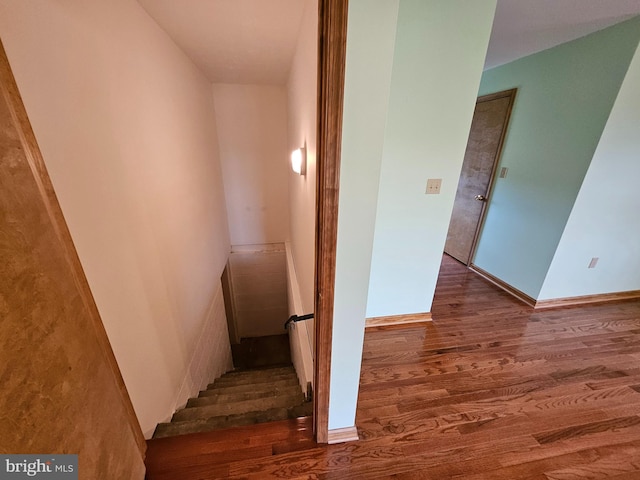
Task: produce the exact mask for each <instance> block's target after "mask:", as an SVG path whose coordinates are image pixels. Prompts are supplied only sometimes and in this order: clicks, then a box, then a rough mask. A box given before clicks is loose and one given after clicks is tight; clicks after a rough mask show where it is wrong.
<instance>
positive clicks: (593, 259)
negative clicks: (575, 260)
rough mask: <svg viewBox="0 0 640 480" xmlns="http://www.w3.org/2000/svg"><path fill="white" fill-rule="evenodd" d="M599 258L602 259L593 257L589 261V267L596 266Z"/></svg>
mask: <svg viewBox="0 0 640 480" xmlns="http://www.w3.org/2000/svg"><path fill="white" fill-rule="evenodd" d="M598 260H600V258H599V257H593V258H592V259H591V261H590V262H589V268H596V265H597V264H598Z"/></svg>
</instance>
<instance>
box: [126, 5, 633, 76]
mask: <svg viewBox="0 0 640 480" xmlns="http://www.w3.org/2000/svg"><path fill="white" fill-rule="evenodd" d="M469 1H471V0H469ZM138 2H139V3H140V4H141V5H142V6H143V7H144V9H145V10H146V11H147V12H148V13H149V15H151V17H153V18H154V19H155V20H156V22H157V23H158V24H159V25H160V26H161V27H162V28H163V29H164V30H165V31H166V32H167V33H168V34H169V35H170V36H171V37H172V38H173V39H174V41H175V42H176V43H177V44H178V46H180V48H182V49H183V50H184V51H185V52H186V54H187V55H188V56H189V57H190V58H191V59H192V60H193V61H194V62H195V63H196V65H198V67H199V68H200V69H201V70H202V71H203V72H204V73H205V74H206V75H207V77H208V78H209V80H211V81H212V82H215V83H244V84H279V85H282V84H284V83H285V82H286V79H287V76H288V74H289V68H290V65H291V60H292V58H293V54H294V53H295V48H296V41H297V38H298V30H299V28H300V23H301V19H302V14H303V12H304V8H305V6H306V7H307V8H316V2H315V1H314V0H179V1H177V0H138ZM638 14H640V0H498V7H497V10H496V16H495V21H494V26H493V31H492V33H491V40H490V42H489V51H488V52H487V59H486V64H485V68H491V67H495V66H497V65H502V64H504V63H508V62H510V61H513V60H515V59H517V58H520V57H524V56H526V55H530V54H532V53H535V52H539V51H541V50H545V49H547V48H550V47H553V46H555V45H558V44H560V43H564V42H568V41H570V40H574V39H576V38H578V37H582V36H584V35H587V34H589V33H592V32H595V31H597V30H601V29H603V28H606V27H608V26H610V25H613V24H615V23H619V22H621V21H623V20H626V19H628V18H631V17H633V16H634V15H638Z"/></svg>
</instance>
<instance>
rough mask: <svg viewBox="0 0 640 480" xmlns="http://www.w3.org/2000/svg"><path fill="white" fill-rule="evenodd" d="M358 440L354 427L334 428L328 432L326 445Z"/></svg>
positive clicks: (356, 430)
mask: <svg viewBox="0 0 640 480" xmlns="http://www.w3.org/2000/svg"><path fill="white" fill-rule="evenodd" d="M357 440H360V437H359V436H358V429H357V428H356V426H355V425H354V426H353V427H345V428H334V429H333V430H329V431H328V435H327V443H328V444H329V445H333V444H335V443H344V442H355V441H357Z"/></svg>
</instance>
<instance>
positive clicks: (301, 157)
mask: <svg viewBox="0 0 640 480" xmlns="http://www.w3.org/2000/svg"><path fill="white" fill-rule="evenodd" d="M291 169H292V170H293V171H294V172H296V173H297V174H298V175H305V174H306V173H307V152H306V149H305V148H304V147H300V148H298V149H296V150H294V151H293V152H291Z"/></svg>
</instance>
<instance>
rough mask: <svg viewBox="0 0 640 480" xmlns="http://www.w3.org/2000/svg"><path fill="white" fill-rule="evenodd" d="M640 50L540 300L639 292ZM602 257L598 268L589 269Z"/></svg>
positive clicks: (583, 187) (619, 97)
mask: <svg viewBox="0 0 640 480" xmlns="http://www.w3.org/2000/svg"><path fill="white" fill-rule="evenodd" d="M638 125H640V48H639V49H638V50H636V53H635V56H634V58H633V60H632V61H631V64H630V66H629V70H628V71H627V74H626V76H625V79H624V81H623V83H622V86H621V87H620V91H619V93H618V97H617V98H616V101H615V104H614V106H613V109H612V110H611V114H610V116H609V119H608V121H607V124H606V126H605V128H604V131H603V133H602V136H601V137H600V142H599V143H598V146H597V148H596V151H595V154H594V156H593V159H592V160H591V164H590V166H589V170H588V171H587V174H586V176H585V179H584V182H583V183H582V186H581V188H580V192H579V194H578V197H577V199H576V202H575V204H574V206H573V210H572V211H571V215H570V216H569V220H568V221H567V225H566V227H565V229H564V232H563V234H562V238H561V240H560V243H559V245H558V248H557V250H556V253H555V256H554V258H553V261H552V263H551V267H550V268H549V271H548V273H547V276H546V278H545V281H544V284H543V286H542V290H541V292H540V296H539V298H538V299H539V300H544V299H554V298H563V297H576V296H581V295H594V294H599V293H613V292H624V291H629V290H640V271H639V270H638V265H640V242H639V241H638V239H639V238H640V214H639V212H640V190H639V189H638V180H639V179H640V162H639V161H638V158H639V153H640V135H639V133H640V131H639V129H638ZM592 257H599V259H600V260H599V261H598V264H597V266H596V267H595V268H593V269H589V268H587V267H588V265H589V262H590V261H591V258H592Z"/></svg>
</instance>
